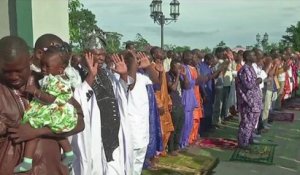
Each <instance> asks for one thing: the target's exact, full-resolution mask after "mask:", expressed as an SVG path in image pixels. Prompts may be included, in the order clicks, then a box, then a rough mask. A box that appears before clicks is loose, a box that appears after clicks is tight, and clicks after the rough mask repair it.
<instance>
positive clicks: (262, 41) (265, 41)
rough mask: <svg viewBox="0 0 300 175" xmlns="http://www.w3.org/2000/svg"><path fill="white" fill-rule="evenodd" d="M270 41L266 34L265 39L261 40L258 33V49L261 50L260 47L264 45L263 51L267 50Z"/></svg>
mask: <svg viewBox="0 0 300 175" xmlns="http://www.w3.org/2000/svg"><path fill="white" fill-rule="evenodd" d="M268 40H269V35H268V34H267V33H265V34H264V36H263V39H262V40H261V36H260V34H259V33H258V34H257V35H256V41H257V47H258V48H260V45H262V48H263V50H265V48H266V46H267V44H268Z"/></svg>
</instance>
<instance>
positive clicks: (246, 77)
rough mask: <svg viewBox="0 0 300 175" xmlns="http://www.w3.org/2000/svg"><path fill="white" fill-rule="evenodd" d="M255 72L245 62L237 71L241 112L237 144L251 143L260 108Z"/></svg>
mask: <svg viewBox="0 0 300 175" xmlns="http://www.w3.org/2000/svg"><path fill="white" fill-rule="evenodd" d="M256 79H257V76H256V73H255V71H254V69H253V67H252V66H249V65H247V64H245V65H244V66H243V67H242V68H241V69H240V71H239V72H238V78H237V82H236V83H237V89H236V92H237V104H238V110H239V112H240V114H241V122H240V127H239V132H238V143H239V146H242V147H245V146H248V145H249V143H251V142H252V141H253V140H252V133H253V131H254V129H255V125H256V123H257V120H258V119H259V116H260V113H261V110H262V92H261V90H260V88H259V85H258V84H256Z"/></svg>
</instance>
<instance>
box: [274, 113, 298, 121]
mask: <svg viewBox="0 0 300 175" xmlns="http://www.w3.org/2000/svg"><path fill="white" fill-rule="evenodd" d="M269 118H270V119H271V120H273V121H286V122H293V121H294V119H295V114H294V113H292V112H270V114H269Z"/></svg>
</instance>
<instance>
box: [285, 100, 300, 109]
mask: <svg viewBox="0 0 300 175" xmlns="http://www.w3.org/2000/svg"><path fill="white" fill-rule="evenodd" d="M283 108H286V109H291V110H296V111H300V99H299V98H292V99H289V100H287V101H286V102H284V103H283Z"/></svg>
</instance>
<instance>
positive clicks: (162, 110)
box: [150, 46, 174, 156]
mask: <svg viewBox="0 0 300 175" xmlns="http://www.w3.org/2000/svg"><path fill="white" fill-rule="evenodd" d="M150 54H151V56H152V58H153V61H154V62H153V63H152V65H151V66H153V67H155V70H156V77H159V78H160V83H159V84H154V90H155V96H156V101H157V106H158V109H159V114H160V122H161V129H162V139H163V151H162V153H161V154H162V155H163V156H166V154H167V153H166V151H165V149H166V147H167V144H168V141H169V138H170V135H171V133H172V132H173V131H174V126H173V123H172V118H171V113H170V110H171V107H172V101H171V98H170V96H169V94H168V85H167V78H166V74H165V70H164V68H163V59H164V56H165V54H164V52H163V50H162V49H161V48H159V47H157V46H155V47H152V48H151V50H150Z"/></svg>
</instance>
